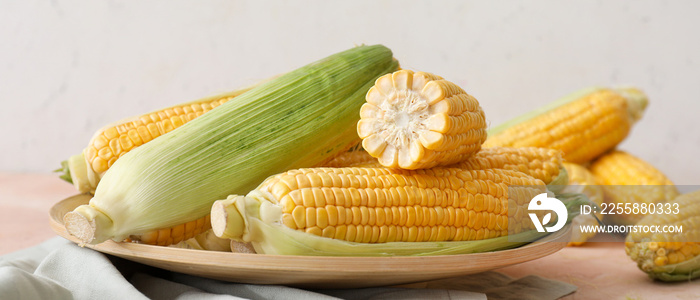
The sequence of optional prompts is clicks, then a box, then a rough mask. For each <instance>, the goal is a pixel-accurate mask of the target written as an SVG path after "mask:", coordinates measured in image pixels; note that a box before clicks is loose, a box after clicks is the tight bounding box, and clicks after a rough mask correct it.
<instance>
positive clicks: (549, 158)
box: [450, 147, 562, 184]
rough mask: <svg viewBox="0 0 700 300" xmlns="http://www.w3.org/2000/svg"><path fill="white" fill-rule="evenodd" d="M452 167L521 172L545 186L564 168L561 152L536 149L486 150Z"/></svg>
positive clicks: (498, 148)
mask: <svg viewBox="0 0 700 300" xmlns="http://www.w3.org/2000/svg"><path fill="white" fill-rule="evenodd" d="M450 167H456V168H463V169H469V170H485V169H500V168H503V169H506V170H515V171H520V172H523V173H525V174H528V175H530V176H532V177H534V178H537V179H539V180H542V181H543V182H544V183H545V184H550V183H552V182H553V181H554V180H555V179H556V178H557V176H559V171H560V169H561V167H562V153H561V151H557V150H553V149H546V148H535V147H524V148H514V147H493V148H484V149H481V150H480V151H479V152H477V153H476V154H475V155H474V156H473V157H470V158H468V159H467V160H465V161H462V162H460V163H457V164H454V165H452V166H450Z"/></svg>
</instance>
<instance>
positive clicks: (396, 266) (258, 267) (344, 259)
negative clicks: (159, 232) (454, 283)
mask: <svg viewBox="0 0 700 300" xmlns="http://www.w3.org/2000/svg"><path fill="white" fill-rule="evenodd" d="M89 197H90V195H88V194H76V195H73V196H70V197H68V198H65V199H63V200H60V201H58V202H57V203H55V204H54V205H53V206H52V207H51V209H50V210H49V223H50V226H51V228H52V229H53V230H54V232H56V233H57V234H58V235H59V236H61V237H63V238H66V239H68V240H69V241H71V242H73V243H75V244H80V241H79V240H78V239H77V238H75V237H73V236H71V235H70V234H69V233H68V231H67V230H66V229H65V227H64V225H63V220H62V217H61V218H59V215H60V214H61V212H62V211H65V210H66V209H69V210H72V208H74V207H76V206H77V205H80V204H81V203H79V202H78V200H80V201H82V203H87V200H89ZM74 202H75V203H78V204H77V205H75V206H72V207H70V206H71V205H73V203H74ZM67 206H68V207H67ZM570 234H571V226H570V225H569V226H567V227H566V228H565V230H560V231H558V232H555V233H553V234H550V235H548V236H546V237H544V238H542V239H540V240H537V241H535V242H532V243H529V244H526V245H523V246H520V247H517V248H513V249H506V250H498V251H490V252H481V253H469V254H451V255H433V256H386V257H364V256H362V257H360V256H306V255H271V254H250V253H234V252H221V251H206V250H196V249H183V248H173V247H163V246H155V245H145V244H138V243H126V242H114V241H111V240H109V241H106V242H104V243H100V244H96V245H89V244H88V245H85V247H87V248H91V249H94V250H96V251H99V252H101V253H105V254H110V255H114V256H118V257H121V258H124V259H127V260H131V261H136V262H138V263H142V264H146V265H150V266H154V267H158V268H162V269H166V270H170V271H175V272H181V273H187V272H183V270H186V269H187V268H186V266H198V267H207V268H212V269H217V270H218V269H224V270H225V269H227V268H234V269H238V270H255V271H265V272H274V271H277V272H323V273H328V272H342V273H345V274H351V275H352V274H365V273H367V272H368V271H371V272H373V273H376V274H377V275H380V276H384V275H386V274H388V273H392V274H395V273H397V272H406V271H410V272H416V271H418V273H421V274H426V275H430V274H438V273H442V272H445V271H446V268H448V267H449V269H448V270H447V271H450V272H448V273H450V274H458V273H460V274H461V273H463V274H473V273H478V272H471V271H470V270H476V271H479V270H480V271H479V272H483V271H487V270H493V269H498V268H502V267H506V266H510V265H514V264H519V263H523V262H526V261H531V260H535V259H539V258H542V257H545V256H548V255H551V254H553V253H555V252H557V251H559V250H561V249H563V248H564V247H566V244H567V242H568V239H569V235H570ZM499 258H503V259H499ZM510 258H521V259H520V260H519V261H518V260H517V259H516V261H513V259H510ZM522 258H525V259H522ZM480 259H486V260H487V261H495V262H497V263H495V264H492V265H480V264H479V263H478V261H479V260H480ZM455 261H460V262H464V264H461V265H460V264H458V265H455ZM475 261H476V263H475ZM499 262H500V263H499ZM171 264H174V265H171ZM177 264H180V266H178V265H177ZM344 264H351V265H353V266H358V268H355V269H343V270H339V268H338V267H337V266H338V265H344ZM418 266H420V269H417V267H418ZM188 274H191V273H188ZM193 275H197V276H202V277H208V278H215V279H220V280H226V281H231V282H245V280H240V278H232V280H229V279H228V278H225V277H223V278H222V277H219V276H206V275H201V274H193ZM447 277H452V276H447ZM426 278H428V279H435V278H438V277H435V276H426ZM442 278H445V277H444V276H443V277H442ZM413 282H417V281H413ZM398 283H407V282H406V281H400V282H398ZM270 284H276V283H275V282H270ZM277 284H285V283H284V282H280V283H277ZM301 284H302V285H303V282H301ZM291 285H295V284H294V283H292V284H291ZM360 286H376V285H372V284H369V285H360Z"/></svg>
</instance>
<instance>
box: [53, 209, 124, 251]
mask: <svg viewBox="0 0 700 300" xmlns="http://www.w3.org/2000/svg"><path fill="white" fill-rule="evenodd" d="M63 223H64V224H65V226H66V230H68V233H70V235H72V236H74V237H76V238H78V239H79V240H80V241H81V243H80V246H85V244H98V243H101V242H104V241H106V240H107V239H109V238H108V237H105V236H97V235H96V233H97V228H98V227H99V228H108V227H110V226H111V225H112V220H111V219H110V218H109V217H108V216H107V215H105V214H104V213H102V212H101V211H99V210H97V209H95V208H94V207H92V206H90V205H81V206H78V207H77V208H75V209H74V210H73V211H72V212H69V213H67V214H65V215H64V216H63Z"/></svg>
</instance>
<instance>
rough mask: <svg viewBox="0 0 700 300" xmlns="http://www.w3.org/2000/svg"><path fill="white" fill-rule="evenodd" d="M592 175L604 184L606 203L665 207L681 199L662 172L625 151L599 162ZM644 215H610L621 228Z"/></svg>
mask: <svg viewBox="0 0 700 300" xmlns="http://www.w3.org/2000/svg"><path fill="white" fill-rule="evenodd" d="M590 170H591V173H593V175H594V176H595V177H596V178H597V179H598V181H599V182H600V183H601V184H603V185H604V186H603V190H604V191H605V201H606V202H608V203H614V204H620V203H622V204H624V203H632V204H634V203H647V204H648V203H664V202H667V201H670V200H672V199H673V198H675V197H676V196H678V189H677V188H676V186H675V185H674V184H673V182H671V180H670V179H668V178H667V177H666V176H665V175H664V174H663V173H661V171H659V170H658V169H656V168H654V166H652V165H650V164H649V163H647V162H645V161H643V160H641V159H639V158H637V157H635V156H633V155H631V154H629V153H627V152H624V151H619V150H615V151H612V152H610V153H607V154H605V155H603V156H601V157H600V158H598V159H596V160H595V161H594V162H593V163H592V164H591V166H590ZM642 217H643V215H642V214H615V215H612V214H608V215H606V218H610V219H611V220H612V221H614V222H616V223H621V224H633V223H636V222H637V221H639V220H640V219H641V218H642Z"/></svg>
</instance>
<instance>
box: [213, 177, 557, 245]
mask: <svg viewBox="0 0 700 300" xmlns="http://www.w3.org/2000/svg"><path fill="white" fill-rule="evenodd" d="M543 192H546V187H545V185H544V183H543V182H542V181H541V180H538V179H535V178H532V177H530V176H528V175H526V174H524V173H521V172H517V171H512V170H503V169H489V170H462V169H458V168H433V169H425V170H413V171H411V170H401V169H387V168H313V169H298V170H291V171H288V172H285V173H282V174H278V175H275V176H273V177H271V178H269V179H267V180H266V181H265V182H263V183H262V184H261V185H260V186H259V187H258V188H257V189H256V190H254V191H252V192H251V193H249V194H248V195H247V196H245V197H244V196H231V197H229V198H228V199H227V200H221V201H217V202H215V203H214V205H213V206H212V211H211V216H212V228H213V230H214V233H215V234H216V235H217V236H219V237H224V238H232V239H238V240H242V241H244V242H252V244H253V246H254V247H255V249H256V252H258V253H267V254H271V253H276V254H285V253H286V254H289V253H288V252H287V251H294V250H288V249H286V248H287V247H292V248H293V247H295V246H294V245H280V244H279V241H277V240H276V239H275V238H271V237H270V236H267V237H266V236H264V234H265V233H264V231H265V230H266V228H268V227H269V226H277V227H278V229H280V228H281V229H282V230H283V232H285V234H293V232H295V231H296V232H301V233H305V234H310V235H314V236H319V237H326V238H329V239H324V240H327V241H332V240H342V241H350V242H355V243H387V242H440V241H473V240H483V239H489V238H496V237H500V236H505V235H508V234H509V229H510V232H511V233H519V232H522V231H524V230H528V229H531V228H534V226H533V224H532V222H531V221H530V219H529V218H527V217H526V216H527V212H526V210H527V204H528V203H529V201H530V200H531V199H532V198H533V197H534V196H535V195H538V194H540V193H543ZM509 200H510V202H509ZM524 216H525V217H524ZM509 226H512V227H510V228H509ZM268 229H269V228H268ZM297 243H303V242H302V241H297ZM351 248H352V247H351ZM349 250H352V249H349ZM307 254H308V253H307Z"/></svg>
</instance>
